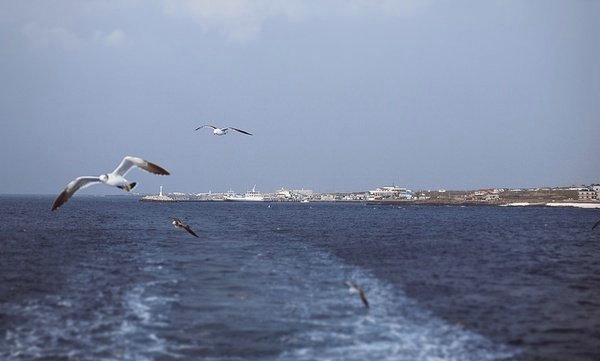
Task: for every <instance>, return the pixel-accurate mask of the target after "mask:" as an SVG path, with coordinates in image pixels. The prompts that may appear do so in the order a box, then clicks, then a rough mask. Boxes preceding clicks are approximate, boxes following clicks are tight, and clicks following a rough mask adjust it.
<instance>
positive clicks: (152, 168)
mask: <svg viewBox="0 0 600 361" xmlns="http://www.w3.org/2000/svg"><path fill="white" fill-rule="evenodd" d="M133 167H138V168H141V169H143V170H145V171H147V172H150V173H154V174H159V175H169V174H170V173H169V172H168V171H167V170H166V169H164V168H162V167H160V166H158V165H156V164H154V163H151V162H148V161H147V160H144V159H142V158H137V157H131V156H126V157H125V158H123V160H122V161H121V164H119V166H118V167H117V168H116V169H115V170H114V171H113V174H118V175H120V176H121V177H124V176H125V174H127V172H129V170H130V169H131V168H133Z"/></svg>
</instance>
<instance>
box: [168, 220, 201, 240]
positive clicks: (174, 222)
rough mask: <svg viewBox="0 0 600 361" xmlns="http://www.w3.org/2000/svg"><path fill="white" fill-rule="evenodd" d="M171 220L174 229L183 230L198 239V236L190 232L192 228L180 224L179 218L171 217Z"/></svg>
mask: <svg viewBox="0 0 600 361" xmlns="http://www.w3.org/2000/svg"><path fill="white" fill-rule="evenodd" d="M171 219H172V220H173V222H172V223H173V225H174V226H175V227H176V228H183V229H185V230H186V231H188V233H189V234H191V235H192V236H194V237H198V235H197V234H196V233H195V232H194V231H193V230H192V227H190V226H188V225H187V224H184V223H183V222H181V220H179V218H175V217H171Z"/></svg>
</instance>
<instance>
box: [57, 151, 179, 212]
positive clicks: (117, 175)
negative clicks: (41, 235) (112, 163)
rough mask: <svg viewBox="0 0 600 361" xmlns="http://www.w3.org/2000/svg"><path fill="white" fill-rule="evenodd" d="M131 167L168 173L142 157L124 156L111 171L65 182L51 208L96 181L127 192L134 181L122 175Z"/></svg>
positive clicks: (163, 173)
mask: <svg viewBox="0 0 600 361" xmlns="http://www.w3.org/2000/svg"><path fill="white" fill-rule="evenodd" d="M133 167H138V168H141V169H143V170H145V171H148V172H150V173H154V174H158V175H169V172H168V171H166V170H165V169H163V168H162V167H160V166H158V165H156V164H154V163H150V162H148V161H147V160H143V159H142V158H137V157H131V156H126V157H125V158H123V160H122V161H121V164H119V166H118V167H117V168H116V169H115V170H114V171H113V172H112V173H106V174H102V175H100V176H97V177H94V176H83V177H77V178H75V179H74V180H72V181H71V182H70V183H69V184H67V187H66V188H65V189H64V190H63V191H62V192H61V193H60V194H59V195H58V197H56V200H55V201H54V204H52V210H55V209H57V208H58V207H60V206H62V205H63V204H64V203H65V202H66V201H68V200H69V198H71V196H72V195H73V194H75V192H77V191H78V190H80V189H82V188H85V187H89V186H91V185H93V184H96V183H104V184H106V185H109V186H115V187H118V188H121V189H123V190H124V191H127V192H129V191H130V190H132V189H133V187H135V185H136V183H135V182H133V183H129V182H128V181H127V179H125V178H124V177H125V174H127V172H129V170H131V168H133Z"/></svg>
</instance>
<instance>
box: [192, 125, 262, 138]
mask: <svg viewBox="0 0 600 361" xmlns="http://www.w3.org/2000/svg"><path fill="white" fill-rule="evenodd" d="M204 127H208V128H212V129H213V135H225V134H227V132H228V131H229V130H230V129H231V130H235V131H236V132H239V133H242V134H246V135H252V134H251V133H248V132H247V131H245V130H241V129H238V128H234V127H226V128H217V127H215V126H214V125H210V124H204V125H202V126H199V127H198V128H196V130H199V129H202V128H204Z"/></svg>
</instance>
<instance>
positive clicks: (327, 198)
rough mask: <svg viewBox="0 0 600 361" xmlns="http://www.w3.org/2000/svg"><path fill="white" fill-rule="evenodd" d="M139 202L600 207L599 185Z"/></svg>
mask: <svg viewBox="0 0 600 361" xmlns="http://www.w3.org/2000/svg"><path fill="white" fill-rule="evenodd" d="M141 200H142V201H159V202H161V201H162V202H169V201H176V202H186V201H187V202H210V201H214V202H218V201H246V202H253V201H254V202H256V201H267V202H305V203H306V202H366V203H374V204H397V203H405V204H431V205H436V204H437V205H447V204H450V205H453V204H456V205H550V206H551V205H563V204H572V203H577V204H578V205H581V206H585V205H586V204H587V205H589V206H590V207H594V208H596V207H597V206H598V207H600V184H592V185H589V186H586V185H582V186H569V187H544V188H524V189H521V188H493V189H478V190H467V191H456V190H445V189H436V190H431V189H429V190H419V191H412V190H410V189H408V188H403V187H398V186H381V187H377V188H375V189H373V190H368V191H357V192H348V193H341V192H333V193H331V192H330V193H317V192H314V191H312V190H309V189H286V188H281V189H279V190H276V191H274V192H267V193H262V192H259V191H257V190H256V186H255V187H254V188H253V189H252V190H250V191H247V192H245V193H244V194H238V193H235V192H234V191H232V190H230V191H227V192H206V193H181V192H170V193H167V192H163V187H162V186H161V187H160V190H159V193H158V194H153V195H145V196H143V197H142V198H141Z"/></svg>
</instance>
